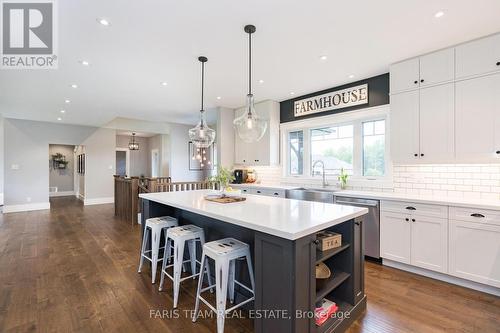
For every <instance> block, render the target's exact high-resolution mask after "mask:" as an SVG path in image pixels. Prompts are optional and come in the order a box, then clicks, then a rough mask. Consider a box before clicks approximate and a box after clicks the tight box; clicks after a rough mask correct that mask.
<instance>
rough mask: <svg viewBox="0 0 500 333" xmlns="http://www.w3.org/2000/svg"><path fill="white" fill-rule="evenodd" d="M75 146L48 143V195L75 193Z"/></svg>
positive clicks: (58, 195)
mask: <svg viewBox="0 0 500 333" xmlns="http://www.w3.org/2000/svg"><path fill="white" fill-rule="evenodd" d="M74 152H75V146H72V145H61V144H49V197H56V196H57V197H60V196H70V195H73V196H74V195H75V177H74Z"/></svg>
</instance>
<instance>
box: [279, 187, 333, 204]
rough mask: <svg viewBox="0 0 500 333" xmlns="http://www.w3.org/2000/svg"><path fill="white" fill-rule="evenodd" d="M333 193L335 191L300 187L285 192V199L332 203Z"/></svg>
mask: <svg viewBox="0 0 500 333" xmlns="http://www.w3.org/2000/svg"><path fill="white" fill-rule="evenodd" d="M334 193H335V190H330V189H326V188H304V187H300V188H296V189H293V190H287V191H286V197H287V198H289V199H297V200H306V201H317V202H326V203H333V196H334Z"/></svg>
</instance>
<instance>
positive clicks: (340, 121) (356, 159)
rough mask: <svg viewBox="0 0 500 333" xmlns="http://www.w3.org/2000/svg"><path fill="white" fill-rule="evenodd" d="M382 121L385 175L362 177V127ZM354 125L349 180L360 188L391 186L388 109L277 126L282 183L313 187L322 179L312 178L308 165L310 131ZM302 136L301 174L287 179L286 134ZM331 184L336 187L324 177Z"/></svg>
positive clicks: (341, 114)
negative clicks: (383, 127)
mask: <svg viewBox="0 0 500 333" xmlns="http://www.w3.org/2000/svg"><path fill="white" fill-rule="evenodd" d="M377 120H385V175H384V176H381V177H374V176H364V175H363V123H364V122H369V121H377ZM343 125H353V130H354V131H353V175H352V176H351V177H350V178H349V180H350V181H349V182H350V183H351V184H356V185H360V186H363V185H365V184H368V183H370V184H373V183H374V182H380V183H384V184H385V183H389V182H392V161H391V158H390V156H391V154H390V131H389V129H390V117H389V105H383V106H377V107H372V108H366V109H361V110H356V111H351V112H345V113H339V114H333V115H328V116H322V117H314V118H308V119H304V120H296V121H293V122H287V123H283V124H281V126H280V129H281V133H282V142H284V143H286V144H284V145H282V148H281V156H282V161H283V164H282V181H283V182H286V183H294V182H295V183H301V182H302V183H303V182H308V183H315V182H317V181H318V179H319V178H321V177H317V176H316V177H314V176H312V168H311V167H312V165H311V163H312V161H311V130H313V129H318V128H325V127H330V126H343ZM301 130H302V131H303V133H304V153H303V154H304V156H303V163H304V165H303V174H302V175H290V174H289V172H288V170H289V156H288V152H289V141H288V138H289V133H290V132H296V131H301ZM327 180H328V182H329V183H330V184H333V185H334V184H336V182H337V179H336V177H335V176H327Z"/></svg>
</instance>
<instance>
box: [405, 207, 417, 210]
mask: <svg viewBox="0 0 500 333" xmlns="http://www.w3.org/2000/svg"><path fill="white" fill-rule="evenodd" d="M406 209H408V210H417V209H416V208H415V207H412V206H408V207H406Z"/></svg>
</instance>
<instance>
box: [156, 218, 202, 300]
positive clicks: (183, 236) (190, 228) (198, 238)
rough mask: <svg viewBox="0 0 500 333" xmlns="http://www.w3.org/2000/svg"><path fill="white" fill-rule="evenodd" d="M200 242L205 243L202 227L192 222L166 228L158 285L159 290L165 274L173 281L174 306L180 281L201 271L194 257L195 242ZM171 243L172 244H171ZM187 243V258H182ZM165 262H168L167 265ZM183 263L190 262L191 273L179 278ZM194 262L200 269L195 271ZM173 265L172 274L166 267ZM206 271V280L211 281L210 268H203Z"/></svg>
mask: <svg viewBox="0 0 500 333" xmlns="http://www.w3.org/2000/svg"><path fill="white" fill-rule="evenodd" d="M197 242H200V244H201V246H202V247H203V244H205V233H204V232H203V229H202V228H200V227H197V226H195V225H192V224H188V225H183V226H179V227H174V228H170V229H168V230H167V233H166V234H165V244H166V247H167V249H168V250H167V251H165V252H164V255H163V264H162V268H161V279H160V287H159V291H162V289H163V282H164V280H165V275H166V276H167V277H168V278H170V279H171V280H172V281H173V287H174V308H177V301H178V300H179V289H180V284H181V282H182V281H185V280H187V279H189V278H193V279H195V278H196V277H197V276H199V275H200V273H202V269H201V263H200V262H199V261H198V260H197V258H196V243H197ZM172 243H173V246H172ZM186 243H187V245H188V250H189V259H187V260H184V247H185V244H186ZM172 247H173V250H174V254H173V255H172V254H171V252H170V251H171V249H172ZM172 257H173V258H174V263H173V264H170V261H171V259H172ZM167 262H168V263H169V264H168V265H167ZM184 263H191V275H189V276H185V277H183V278H181V273H182V272H181V271H182V269H183V265H184ZM196 264H199V265H200V271H199V272H197V271H196ZM170 267H173V268H174V269H173V271H174V272H173V276H172V275H170V274H169V273H168V272H167V269H168V268H170ZM205 272H206V273H207V275H208V281H211V280H212V278H211V277H210V270H209V268H208V267H207V269H206V271H205V270H203V273H205Z"/></svg>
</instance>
